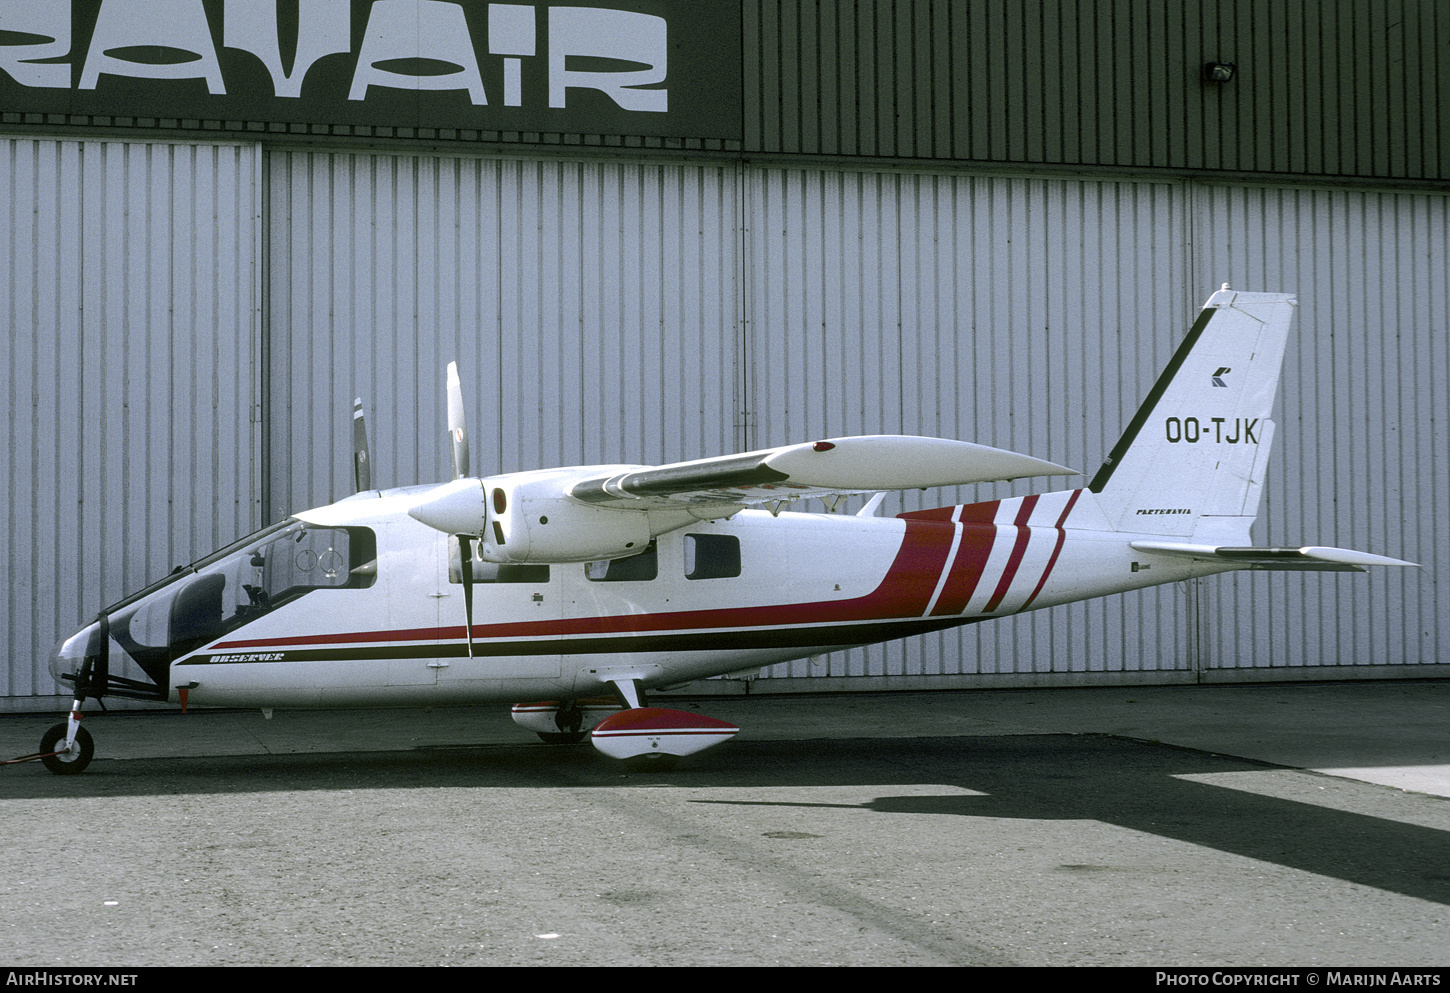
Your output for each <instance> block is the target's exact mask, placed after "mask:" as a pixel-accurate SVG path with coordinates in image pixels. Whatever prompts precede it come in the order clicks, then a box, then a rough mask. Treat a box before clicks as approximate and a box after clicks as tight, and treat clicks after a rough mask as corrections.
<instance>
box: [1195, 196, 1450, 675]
mask: <svg viewBox="0 0 1450 993" xmlns="http://www.w3.org/2000/svg"><path fill="white" fill-rule="evenodd" d="M1194 230H1195V239H1194V241H1195V245H1196V246H1197V251H1196V253H1195V256H1196V257H1195V273H1196V274H1197V276H1198V279H1199V281H1200V282H1203V281H1205V280H1209V279H1210V278H1213V277H1211V275H1210V274H1212V273H1221V274H1222V276H1221V277H1219V278H1222V279H1226V280H1230V281H1232V282H1233V285H1236V286H1237V285H1244V286H1245V287H1247V286H1248V285H1249V284H1250V283H1253V282H1261V283H1263V284H1264V285H1265V288H1272V289H1283V290H1287V291H1291V292H1294V293H1297V294H1298V295H1299V308H1298V313H1297V315H1296V318H1295V324H1294V328H1293V334H1292V336H1291V339H1290V343H1289V349H1288V353H1287V355H1286V358H1285V369H1284V381H1283V385H1282V388H1281V391H1280V405H1279V410H1280V414H1279V416H1278V435H1277V437H1276V439H1275V443H1274V445H1275V452H1274V459H1273V463H1272V465H1271V467H1270V472H1269V481H1268V485H1267V486H1266V488H1265V497H1264V514H1263V516H1262V517H1261V518H1260V524H1259V528H1260V531H1259V534H1260V536H1261V537H1262V538H1264V539H1267V540H1268V541H1271V542H1274V543H1284V542H1297V541H1299V540H1300V539H1309V540H1313V541H1315V542H1316V543H1324V544H1341V545H1345V546H1349V547H1353V548H1364V549H1368V550H1372V551H1378V552H1382V553H1385V554H1388V555H1393V556H1397V557H1400V558H1406V559H1411V560H1413V561H1416V562H1419V563H1421V565H1422V566H1423V568H1421V569H1412V570H1400V569H1388V570H1379V569H1376V570H1371V571H1370V573H1369V575H1367V576H1354V575H1340V574H1307V575H1288V576H1285V575H1273V574H1267V575H1266V574H1262V573H1252V574H1244V573H1240V574H1236V575H1232V576H1225V577H1223V578H1221V579H1219V580H1218V581H1217V582H1216V583H1212V582H1210V583H1205V584H1204V591H1205V596H1206V599H1207V604H1208V605H1209V607H1210V609H1209V610H1208V612H1207V614H1206V619H1207V620H1208V622H1209V627H1208V630H1207V631H1206V639H1207V642H1208V644H1207V648H1206V650H1207V653H1208V656H1209V658H1210V659H1211V664H1212V665H1214V666H1218V667H1223V668H1244V667H1257V668H1265V667H1278V666H1303V665H1317V666H1351V665H1371V664H1378V665H1384V664H1402V663H1414V662H1444V661H1446V659H1447V657H1450V654H1447V651H1446V638H1447V635H1450V602H1447V601H1450V598H1447V597H1446V596H1445V594H1444V585H1443V579H1442V578H1441V577H1442V570H1443V569H1444V568H1445V566H1447V565H1450V530H1447V529H1445V528H1443V527H1440V526H1439V512H1440V509H1441V508H1443V506H1444V501H1445V494H1446V493H1447V492H1450V489H1447V487H1450V389H1447V387H1446V383H1447V382H1450V376H1447V372H1450V370H1447V363H1450V349H1447V346H1446V342H1447V340H1450V197H1446V196H1435V195H1426V194H1414V193H1365V192H1351V191H1345V190H1292V189H1254V188H1236V187H1225V188H1208V189H1201V190H1198V191H1196V194H1195V199H1194Z"/></svg>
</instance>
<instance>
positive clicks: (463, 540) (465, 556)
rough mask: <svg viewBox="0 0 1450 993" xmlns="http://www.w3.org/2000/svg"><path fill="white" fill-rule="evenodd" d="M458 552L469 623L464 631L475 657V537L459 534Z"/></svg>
mask: <svg viewBox="0 0 1450 993" xmlns="http://www.w3.org/2000/svg"><path fill="white" fill-rule="evenodd" d="M458 553H459V554H458V560H459V561H458V565H459V570H460V572H461V573H462V576H463V619H464V623H465V624H466V625H467V626H466V627H465V628H464V633H465V634H466V635H467V637H468V657H469V658H473V539H472V538H470V537H468V535H466V534H460V535H459V536H458Z"/></svg>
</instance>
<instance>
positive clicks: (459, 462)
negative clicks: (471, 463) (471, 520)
mask: <svg viewBox="0 0 1450 993" xmlns="http://www.w3.org/2000/svg"><path fill="white" fill-rule="evenodd" d="M448 439H449V441H450V442H452V444H453V478H454V479H466V478H467V477H468V419H467V418H466V417H464V416H463V384H462V383H461V382H460V381H459V379H458V363H457V362H450V363H448Z"/></svg>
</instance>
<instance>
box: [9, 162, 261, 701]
mask: <svg viewBox="0 0 1450 993" xmlns="http://www.w3.org/2000/svg"><path fill="white" fill-rule="evenodd" d="M259 164H260V154H259V151H258V149H257V148H256V147H255V146H251V145H241V144H206V145H183V144H172V143H167V142H142V141H135V142H131V141H107V140H91V139H88V140H85V141H76V140H59V139H42V138H34V139H32V138H12V139H10V140H9V141H6V142H4V143H0V189H3V190H4V192H5V196H6V198H7V203H8V205H9V206H8V209H7V210H6V212H5V221H4V223H3V224H0V271H3V272H5V273H6V274H7V278H6V279H4V280H0V315H3V320H4V322H5V325H6V327H7V328H8V334H7V339H8V345H7V349H6V358H5V366H4V367H5V380H6V381H5V384H4V390H3V391H0V392H3V395H4V399H3V400H0V436H3V437H5V438H6V439H7V440H8V443H9V445H10V448H9V452H10V455H11V457H10V458H8V459H5V460H3V462H4V468H3V469H0V473H3V474H4V475H5V487H6V488H5V502H6V506H7V507H8V508H10V511H11V514H12V516H13V517H15V518H16V519H17V520H16V522H15V526H13V527H10V528H6V529H5V530H4V531H3V532H0V561H3V562H6V563H7V573H8V575H9V577H10V582H11V588H10V590H9V591H8V595H7V597H6V599H5V604H6V606H5V608H4V620H3V622H0V658H5V659H8V660H11V661H10V663H9V667H8V674H9V678H8V685H7V686H5V687H4V689H3V690H0V695H7V696H30V695H43V696H49V695H51V694H53V693H55V692H56V687H55V684H54V681H53V680H52V679H51V677H50V674H49V673H48V672H46V671H45V659H46V656H47V655H48V654H49V652H50V650H51V648H52V647H53V645H54V643H55V640H56V639H57V638H58V637H59V636H60V635H61V633H62V632H68V631H70V630H72V629H74V628H75V627H76V626H77V625H78V624H79V623H80V622H81V621H82V620H83V619H86V618H90V617H93V616H94V615H95V614H96V613H97V612H98V611H99V610H100V609H101V608H102V607H104V606H105V605H107V604H109V603H113V602H115V601H116V600H118V599H120V598H121V597H122V596H124V595H125V594H127V593H130V592H134V591H135V590H137V589H140V588H141V587H143V586H145V585H147V584H148V583H150V582H152V581H154V580H157V579H160V578H161V577H163V576H165V575H166V574H167V573H168V572H170V571H171V570H172V568H173V567H174V566H176V565H178V564H181V563H185V562H191V561H193V560H195V559H197V558H200V557H201V556H202V555H205V554H206V553H208V552H210V551H212V550H213V549H214V548H217V547H220V546H222V545H225V544H227V543H229V542H231V541H234V540H236V539H237V538H238V537H241V536H242V535H246V534H249V533H251V532H252V531H255V530H256V529H257V528H258V527H259V526H260V524H261V519H260V509H261V502H260V500H259V499H258V494H259V493H260V489H261V487H260V471H259V470H260V467H259V445H260V431H259V428H260V409H261V406H260V405H261V395H260V390H259V383H260V369H259V367H258V354H259V349H260V337H259V328H260V316H259V315H260V311H259V301H260V296H259V293H258V286H259V266H258V249H259V247H260V212H259V210H258V203H259V196H258V189H259V186H258V182H259ZM122 675H138V674H133V673H123V674H122Z"/></svg>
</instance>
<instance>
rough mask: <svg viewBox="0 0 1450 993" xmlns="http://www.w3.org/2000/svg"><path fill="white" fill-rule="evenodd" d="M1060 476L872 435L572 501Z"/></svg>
mask: <svg viewBox="0 0 1450 993" xmlns="http://www.w3.org/2000/svg"><path fill="white" fill-rule="evenodd" d="M1060 475H1076V472H1075V470H1072V469H1068V468H1066V467H1064V466H1060V465H1054V464H1053V463H1051V462H1044V461H1043V460H1041V459H1035V458H1032V457H1031V456H1028V455H1020V454H1018V453H1016V452H1009V451H1004V450H1003V449H1000V448H989V447H987V446H985V445H974V444H971V443H969V442H965V441H951V440H948V439H945V438H920V437H913V436H908V435H866V436H860V437H852V438H831V439H827V440H825V441H817V442H810V443H806V444H802V445H787V446H785V447H782V448H771V449H766V450H764V451H758V452H748V453H746V454H743V455H726V456H722V457H719V458H710V459H697V460H695V461H692V462H676V463H674V464H672V465H664V466H656V467H653V468H641V469H630V470H628V471H625V472H619V473H615V474H612V475H600V476H594V477H592V478H589V479H585V480H582V481H580V482H577V483H575V484H574V485H573V486H572V487H570V489H569V496H571V497H573V498H574V499H575V500H580V501H582V502H584V503H587V504H592V505H594V506H597V507H612V508H616V509H645V508H647V507H649V506H651V505H654V506H669V505H676V506H678V505H686V504H687V505H691V506H692V507H693V508H695V509H700V508H701V507H702V506H720V507H722V508H724V507H731V506H742V505H749V504H759V503H764V504H768V505H770V504H775V505H778V504H779V503H781V502H785V501H795V500H799V499H802V498H805V497H822V498H830V497H840V496H845V495H848V494H852V493H869V492H873V491H876V490H904V489H917V488H926V487H930V486H958V485H965V484H968V483H985V482H994V481H998V480H1008V479H1020V478H1023V477H1026V476H1060ZM828 502H831V503H832V504H834V501H828Z"/></svg>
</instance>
